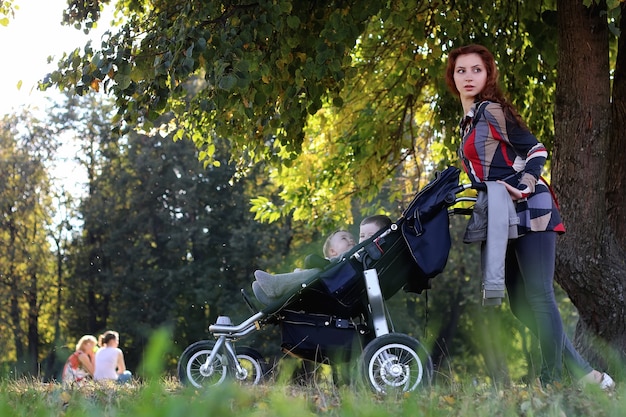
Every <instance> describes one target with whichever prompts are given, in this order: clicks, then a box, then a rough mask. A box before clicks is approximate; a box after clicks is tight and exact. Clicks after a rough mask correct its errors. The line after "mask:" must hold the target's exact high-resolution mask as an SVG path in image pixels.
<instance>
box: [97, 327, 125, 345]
mask: <svg viewBox="0 0 626 417" xmlns="http://www.w3.org/2000/svg"><path fill="white" fill-rule="evenodd" d="M119 338H120V334H119V333H118V332H114V331H113V330H107V331H106V332H104V333H103V334H101V335H100V340H99V343H98V345H100V347H104V346H106V345H108V344H109V342H110V341H111V340H115V339H119Z"/></svg>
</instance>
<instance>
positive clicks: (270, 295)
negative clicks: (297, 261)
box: [252, 214, 392, 306]
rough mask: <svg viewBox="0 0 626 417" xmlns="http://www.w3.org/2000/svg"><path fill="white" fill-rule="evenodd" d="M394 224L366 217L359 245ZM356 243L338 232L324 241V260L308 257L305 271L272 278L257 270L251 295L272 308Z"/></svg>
mask: <svg viewBox="0 0 626 417" xmlns="http://www.w3.org/2000/svg"><path fill="white" fill-rule="evenodd" d="M391 223H392V221H391V219H390V218H389V217H388V216H385V215H384V214H375V215H372V216H368V217H365V218H364V219H363V220H362V221H361V224H360V226H359V243H361V242H363V241H364V240H366V239H369V238H370V237H372V236H373V235H374V233H376V232H378V231H379V230H381V229H383V228H385V227H390V226H391ZM355 244H356V243H355V239H354V237H353V236H352V234H351V233H350V232H349V231H347V230H343V229H339V230H336V231H334V232H333V233H331V234H330V235H329V236H328V237H327V238H326V241H325V242H324V246H323V253H324V257H325V259H322V258H320V257H319V256H317V255H315V254H312V255H309V256H307V257H306V259H305V262H304V264H305V268H306V269H296V270H295V271H294V272H287V273H283V274H274V275H273V274H269V273H267V272H265V271H261V270H257V271H255V272H254V277H255V279H256V281H254V282H253V283H252V292H253V293H254V295H255V297H256V298H257V300H259V302H261V303H262V304H263V305H266V306H267V305H270V304H272V302H274V301H277V300H278V299H280V298H281V297H282V296H283V295H285V294H286V293H289V292H291V291H293V290H295V289H296V288H298V286H300V285H301V284H302V283H303V282H306V280H307V279H309V278H310V277H312V276H313V275H315V274H316V273H318V272H319V270H320V269H323V268H325V267H326V266H328V264H329V262H331V263H333V262H336V261H338V260H340V259H341V255H342V254H343V253H345V252H347V251H349V250H350V249H352V248H353V247H354V245H355Z"/></svg>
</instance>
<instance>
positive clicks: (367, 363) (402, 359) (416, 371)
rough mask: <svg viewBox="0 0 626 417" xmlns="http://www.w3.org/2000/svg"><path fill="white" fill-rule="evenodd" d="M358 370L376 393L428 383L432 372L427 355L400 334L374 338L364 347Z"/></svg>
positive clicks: (418, 344) (414, 340)
mask: <svg viewBox="0 0 626 417" xmlns="http://www.w3.org/2000/svg"><path fill="white" fill-rule="evenodd" d="M359 365H360V366H359V369H360V372H361V378H362V379H363V380H364V382H365V383H366V384H367V385H368V386H369V387H370V388H371V389H372V390H373V391H375V392H377V393H380V394H389V393H390V392H391V391H399V392H408V391H413V390H415V389H416V388H418V387H419V386H424V385H429V384H430V381H431V379H432V374H433V365H432V360H431V358H430V355H428V353H427V352H426V349H424V347H423V346H422V345H421V344H420V342H418V341H417V340H416V339H414V338H412V337H410V336H408V335H405V334H401V333H390V334H386V335H383V336H380V337H377V338H375V339H374V340H372V341H371V342H370V343H368V344H367V346H365V349H363V353H362V354H361V358H360V364H359Z"/></svg>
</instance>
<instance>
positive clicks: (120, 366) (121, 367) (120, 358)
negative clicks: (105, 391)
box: [117, 349, 126, 374]
mask: <svg viewBox="0 0 626 417" xmlns="http://www.w3.org/2000/svg"><path fill="white" fill-rule="evenodd" d="M124 371H126V363H125V362H124V353H122V350H121V349H120V350H119V351H118V353H117V373H118V374H123V373H124Z"/></svg>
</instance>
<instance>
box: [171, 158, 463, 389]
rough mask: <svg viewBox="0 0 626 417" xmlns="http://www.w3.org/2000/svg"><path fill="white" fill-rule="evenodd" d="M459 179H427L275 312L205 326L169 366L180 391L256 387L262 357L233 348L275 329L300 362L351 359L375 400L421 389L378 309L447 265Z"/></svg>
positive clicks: (421, 372)
mask: <svg viewBox="0 0 626 417" xmlns="http://www.w3.org/2000/svg"><path fill="white" fill-rule="evenodd" d="M459 173H460V171H459V170H458V169H457V168H448V169H446V170H445V171H443V172H440V173H437V174H436V177H435V179H434V180H432V181H431V182H430V183H429V184H428V185H427V186H426V187H424V188H423V189H422V190H421V191H420V192H419V193H418V194H417V195H416V196H415V198H414V199H413V201H412V202H411V204H410V205H409V207H407V209H406V210H405V211H404V213H403V214H402V216H401V217H400V218H399V219H398V220H397V221H396V222H394V223H392V224H391V225H390V226H388V227H386V228H383V229H382V230H379V231H378V232H376V233H375V234H374V235H373V236H371V237H370V238H368V239H366V240H364V241H363V242H361V243H359V244H358V245H356V246H354V247H353V248H352V249H351V250H349V251H348V252H346V253H345V254H343V255H342V256H341V259H340V260H338V262H336V263H333V264H329V265H328V266H327V267H325V268H323V269H321V270H320V271H317V272H315V273H314V274H312V276H311V277H309V278H308V279H306V280H305V281H304V282H302V283H301V285H300V286H298V288H297V289H294V290H293V291H291V292H288V293H286V294H284V295H283V296H282V297H280V298H279V299H278V300H276V301H275V302H273V303H271V304H270V305H268V306H266V307H264V308H262V309H261V310H258V308H257V307H256V306H255V305H254V303H252V302H251V300H250V299H249V298H248V297H247V296H245V293H244V292H243V291H242V294H244V299H245V300H246V302H247V303H248V306H249V307H250V308H251V309H253V311H254V313H253V314H252V316H251V317H249V318H248V319H247V320H245V321H243V322H242V323H241V324H238V325H235V324H233V323H232V321H231V320H230V318H229V317H226V316H220V317H218V319H217V321H216V323H215V324H213V325H211V326H209V332H210V333H211V334H212V335H213V336H214V337H215V339H216V340H215V341H212V340H201V341H199V342H195V343H193V344H192V345H190V346H189V347H187V349H185V351H184V352H183V353H182V355H181V358H180V360H179V364H178V375H179V378H180V379H181V381H183V382H187V383H191V384H192V385H194V386H197V387H201V386H208V385H215V384H219V383H222V382H223V381H224V380H225V379H226V377H227V376H230V377H231V378H234V379H235V380H238V381H240V382H242V383H251V384H257V383H260V382H261V381H262V380H263V377H264V375H265V373H266V371H267V368H266V363H265V360H264V358H263V357H262V355H260V353H259V352H258V351H256V350H255V349H253V348H251V347H248V346H237V348H236V349H235V341H237V340H239V339H241V338H243V337H245V336H246V335H248V334H250V333H252V332H254V331H257V330H260V329H262V328H263V327H264V326H266V325H279V326H280V329H281V333H282V343H281V347H282V348H283V350H284V351H287V352H289V353H291V354H293V355H295V356H298V357H301V358H303V359H308V360H315V361H319V360H321V359H323V360H331V364H332V363H334V362H332V361H334V360H339V361H351V360H352V359H353V358H354V357H355V355H354V354H355V353H360V354H359V355H358V366H357V368H356V369H358V372H359V379H360V380H362V381H363V382H365V383H366V384H367V385H368V386H369V387H370V388H371V389H372V390H374V391H375V392H379V393H388V392H390V391H395V390H399V391H403V392H405V391H412V390H415V389H417V388H418V387H422V386H428V385H429V384H430V381H431V377H432V372H433V368H432V361H431V359H430V356H429V355H428V352H427V350H426V349H425V348H424V347H423V346H422V344H421V343H420V342H419V341H418V340H417V339H415V338H413V337H410V336H408V335H406V334H401V333H394V332H391V331H390V326H389V321H388V320H389V317H388V316H387V310H386V308H385V301H386V300H387V299H388V298H390V297H391V296H393V295H394V294H396V293H397V292H398V291H399V290H400V289H404V290H405V291H409V292H415V293H421V292H422V291H423V290H425V289H428V288H430V280H431V279H432V278H433V277H435V276H436V275H437V274H439V273H440V272H441V271H442V270H443V268H444V267H445V264H446V262H447V258H448V253H449V249H450V234H449V230H448V227H449V219H448V208H449V207H451V206H452V205H454V204H455V202H456V194H457V193H459V192H461V191H463V190H464V189H466V188H468V187H466V186H460V185H459V184H458V181H459Z"/></svg>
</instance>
